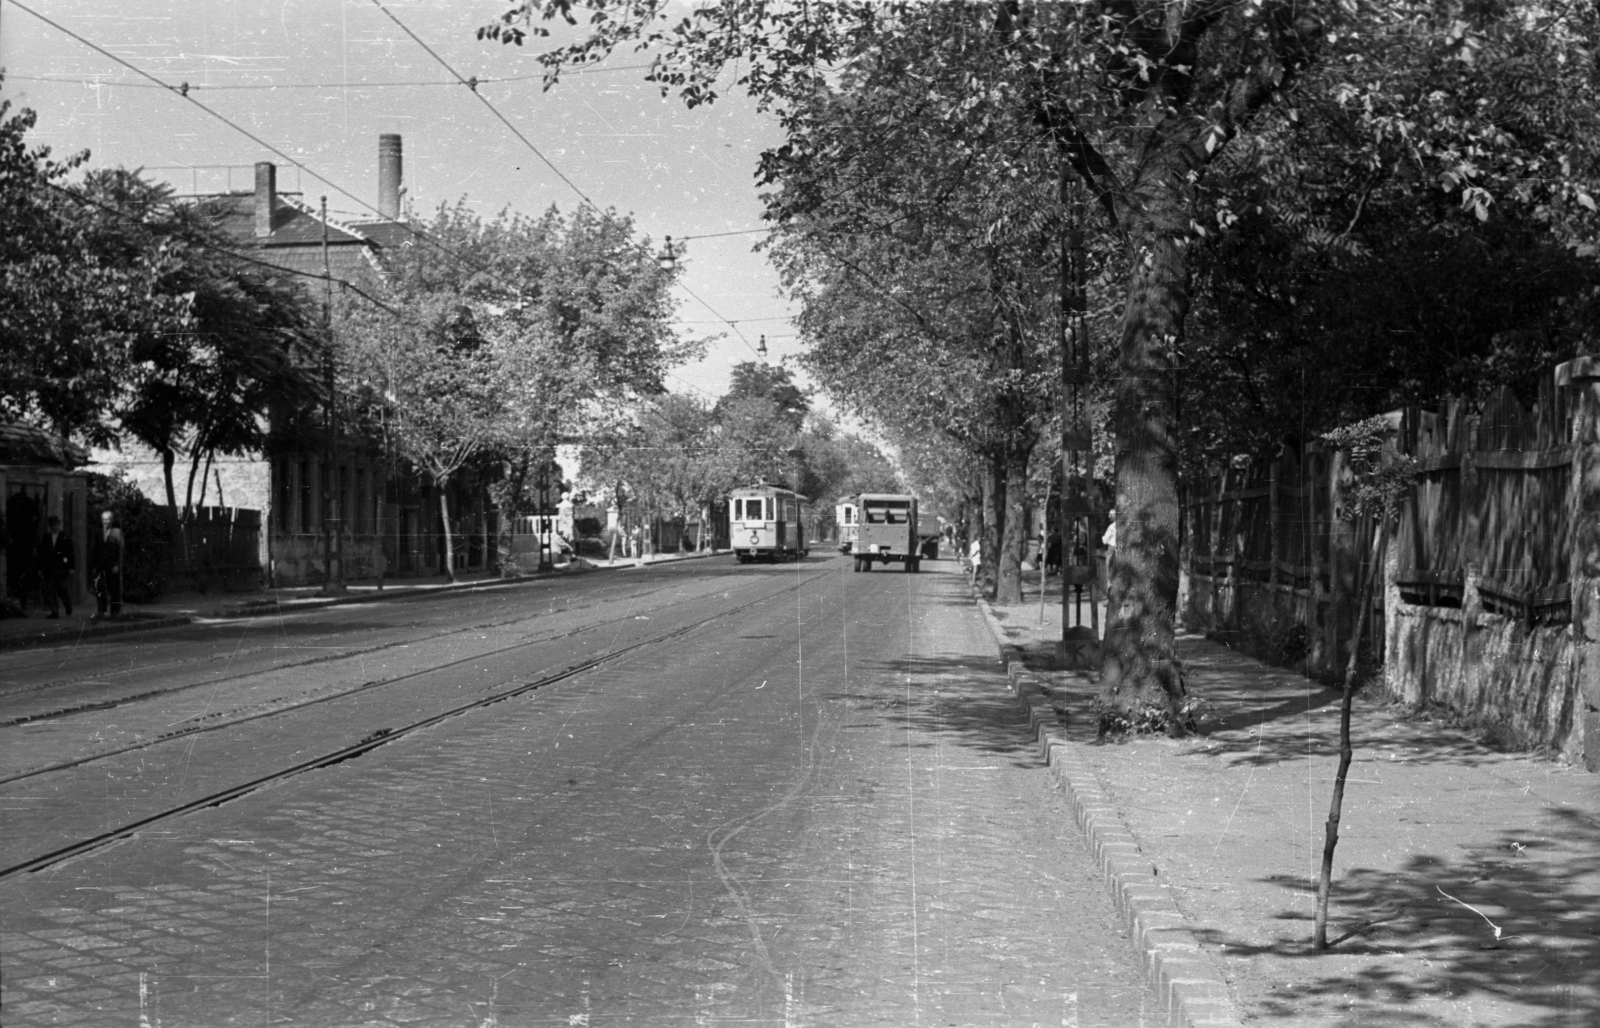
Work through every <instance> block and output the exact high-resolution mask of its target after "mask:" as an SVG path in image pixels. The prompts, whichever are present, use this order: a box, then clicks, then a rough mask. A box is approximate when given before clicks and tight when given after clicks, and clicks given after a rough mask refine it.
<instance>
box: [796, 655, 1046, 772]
mask: <svg viewBox="0 0 1600 1028" xmlns="http://www.w3.org/2000/svg"><path fill="white" fill-rule="evenodd" d="M862 670H863V671H865V672H868V673H870V674H872V676H873V680H874V681H875V682H879V683H884V684H879V685H875V686H874V687H873V688H872V689H871V690H860V691H853V692H838V693H832V694H829V695H828V696H827V698H828V699H830V700H841V701H844V702H846V703H848V704H850V706H851V709H852V711H853V712H854V713H855V714H856V716H858V717H859V716H868V717H871V718H873V719H874V720H875V721H876V722H877V723H879V724H883V725H893V726H894V727H895V728H897V729H900V730H905V729H908V728H909V729H911V730H913V731H914V732H915V733H916V735H917V736H919V737H920V738H919V739H918V740H917V741H914V742H912V743H911V745H912V746H914V747H918V748H926V747H933V746H947V745H950V744H951V743H952V742H953V743H955V744H956V745H960V746H966V747H968V748H970V749H973V750H976V751H978V752H982V753H987V754H998V755H1005V756H1014V757H1016V758H1017V763H1018V764H1019V765H1022V766H1028V767H1036V766H1038V762H1039V751H1038V745H1037V743H1036V742H1035V741H1034V740H1033V739H1032V738H1030V737H1029V735H1028V733H1027V732H1026V731H1025V730H1024V726H1022V725H1021V721H1020V715H1019V714H1018V713H1017V707H1016V703H1015V701H1014V700H1013V699H1012V698H1011V695H1010V693H1009V692H1007V690H1006V687H1005V675H1004V672H1003V671H1001V670H1000V668H999V666H998V665H997V664H995V663H993V662H991V661H987V660H984V659H982V658H976V657H974V658H969V659H966V660H963V659H960V658H937V657H903V658H899V659H895V660H883V661H873V662H868V663H865V664H863V665H862ZM991 676H992V677H991ZM889 683H892V685H890V684H889ZM973 686H976V687H977V688H972V687H973ZM935 736H937V737H938V738H937V739H935V738H934V737H935Z"/></svg>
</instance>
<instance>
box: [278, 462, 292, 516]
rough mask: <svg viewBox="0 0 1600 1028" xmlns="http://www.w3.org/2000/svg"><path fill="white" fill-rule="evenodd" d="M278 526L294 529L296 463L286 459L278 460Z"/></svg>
mask: <svg viewBox="0 0 1600 1028" xmlns="http://www.w3.org/2000/svg"><path fill="white" fill-rule="evenodd" d="M277 514H278V527H279V528H280V529H282V530H283V531H285V532H290V531H293V530H294V464H293V463H292V462H291V461H289V460H287V459H285V460H280V461H278V510H277Z"/></svg>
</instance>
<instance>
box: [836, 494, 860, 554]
mask: <svg viewBox="0 0 1600 1028" xmlns="http://www.w3.org/2000/svg"><path fill="white" fill-rule="evenodd" d="M858 511H859V508H857V506H856V498H855V497H854V496H846V497H845V498H844V499H842V500H840V501H839V502H838V503H836V504H834V507H833V520H834V522H835V523H836V524H838V526H839V552H840V553H850V552H852V551H853V550H854V549H855V545H856V532H857V529H858V528H859V525H858V524H857V514H858Z"/></svg>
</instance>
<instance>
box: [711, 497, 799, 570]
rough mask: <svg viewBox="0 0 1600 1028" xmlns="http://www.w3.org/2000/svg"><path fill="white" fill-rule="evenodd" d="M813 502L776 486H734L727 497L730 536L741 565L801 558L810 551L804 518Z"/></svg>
mask: <svg viewBox="0 0 1600 1028" xmlns="http://www.w3.org/2000/svg"><path fill="white" fill-rule="evenodd" d="M810 511H811V501H810V500H808V499H806V498H805V497H804V496H801V495H800V494H799V493H796V492H792V491H790V490H788V489H779V488H778V487H777V486H770V485H753V486H749V487H748V488H744V489H735V490H734V491H733V492H732V493H731V494H730V495H729V497H728V529H729V530H728V536H729V540H728V541H729V545H730V546H731V547H732V548H733V555H734V557H735V559H737V560H738V561H739V563H740V564H748V563H749V562H750V561H752V560H770V561H780V560H799V559H800V558H801V557H804V556H805V555H806V554H807V553H810V552H811V549H810V546H809V544H808V543H807V541H806V528H805V517H806V515H807V514H809V513H810Z"/></svg>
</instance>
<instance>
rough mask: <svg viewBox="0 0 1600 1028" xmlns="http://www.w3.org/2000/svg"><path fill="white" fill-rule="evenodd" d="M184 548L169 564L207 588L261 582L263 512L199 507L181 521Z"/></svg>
mask: <svg viewBox="0 0 1600 1028" xmlns="http://www.w3.org/2000/svg"><path fill="white" fill-rule="evenodd" d="M178 538H179V540H180V544H181V547H182V548H181V550H180V552H179V553H177V554H176V555H175V558H176V559H174V560H172V561H171V563H170V565H169V572H168V574H169V576H170V577H171V578H172V579H173V580H181V579H183V578H185V577H187V578H188V579H189V580H190V582H192V583H193V584H194V585H195V586H197V587H199V588H200V589H203V590H209V589H213V588H220V589H228V590H242V589H256V588H259V587H260V586H261V580H262V569H261V512H260V511H259V510H251V509H248V508H245V507H196V508H195V509H194V510H192V511H190V513H189V517H188V518H187V519H186V520H182V521H180V522H179V524H178Z"/></svg>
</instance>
